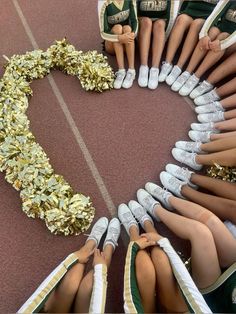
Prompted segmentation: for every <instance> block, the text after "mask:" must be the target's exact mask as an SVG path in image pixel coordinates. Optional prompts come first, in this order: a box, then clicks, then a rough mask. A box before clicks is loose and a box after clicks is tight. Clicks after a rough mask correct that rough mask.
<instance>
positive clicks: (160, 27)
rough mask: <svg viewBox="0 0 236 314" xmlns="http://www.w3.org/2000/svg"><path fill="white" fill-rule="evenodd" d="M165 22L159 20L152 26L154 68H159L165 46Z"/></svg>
mask: <svg viewBox="0 0 236 314" xmlns="http://www.w3.org/2000/svg"><path fill="white" fill-rule="evenodd" d="M165 26H166V22H165V20H157V21H155V22H153V26H152V33H153V39H152V66H153V67H155V68H159V66H160V61H161V56H162V52H163V49H164V46H165Z"/></svg>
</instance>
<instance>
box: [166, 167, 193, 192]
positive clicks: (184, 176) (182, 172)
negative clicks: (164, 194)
mask: <svg viewBox="0 0 236 314" xmlns="http://www.w3.org/2000/svg"><path fill="white" fill-rule="evenodd" d="M166 171H167V172H168V173H169V174H172V176H174V177H176V178H177V179H179V180H181V181H183V182H185V183H187V184H188V185H189V186H191V188H194V189H196V188H197V186H196V185H195V184H193V183H192V182H191V175H192V174H193V173H194V172H193V171H190V170H189V169H188V168H181V167H179V166H177V165H174V164H168V165H166Z"/></svg>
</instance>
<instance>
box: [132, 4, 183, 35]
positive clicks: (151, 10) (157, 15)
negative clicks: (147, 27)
mask: <svg viewBox="0 0 236 314" xmlns="http://www.w3.org/2000/svg"><path fill="white" fill-rule="evenodd" d="M179 5H180V1H179V0H174V1H173V0H158V1H157V0H138V1H137V7H138V16H139V17H149V18H150V19H152V20H155V19H164V20H166V21H167V24H166V37H168V35H169V33H170V31H171V29H172V27H173V25H174V22H175V19H176V17H177V14H178V10H179Z"/></svg>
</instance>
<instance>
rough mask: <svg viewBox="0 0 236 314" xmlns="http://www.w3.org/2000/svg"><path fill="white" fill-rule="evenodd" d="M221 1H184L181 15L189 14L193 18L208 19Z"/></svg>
mask: <svg viewBox="0 0 236 314" xmlns="http://www.w3.org/2000/svg"><path fill="white" fill-rule="evenodd" d="M218 2H219V0H202V1H191V0H187V1H184V2H183V4H182V5H181V9H180V14H183V13H185V14H187V15H189V16H191V17H192V18H202V19H206V18H208V16H209V15H210V14H211V13H212V11H213V10H214V8H215V6H216V5H217V3H218Z"/></svg>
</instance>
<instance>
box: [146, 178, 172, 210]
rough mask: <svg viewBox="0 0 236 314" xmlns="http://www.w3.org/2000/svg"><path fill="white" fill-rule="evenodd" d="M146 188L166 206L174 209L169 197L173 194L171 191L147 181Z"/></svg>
mask: <svg viewBox="0 0 236 314" xmlns="http://www.w3.org/2000/svg"><path fill="white" fill-rule="evenodd" d="M145 189H146V190H147V191H148V193H150V194H151V195H152V196H154V197H155V198H157V199H158V200H159V201H160V202H161V203H162V205H163V206H164V207H165V208H168V209H170V210H172V209H173V208H172V207H171V205H170V203H169V197H170V196H172V194H171V193H170V192H168V191H167V190H165V189H163V188H161V187H160V186H159V185H157V184H155V183H152V182H147V183H146V184H145Z"/></svg>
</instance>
